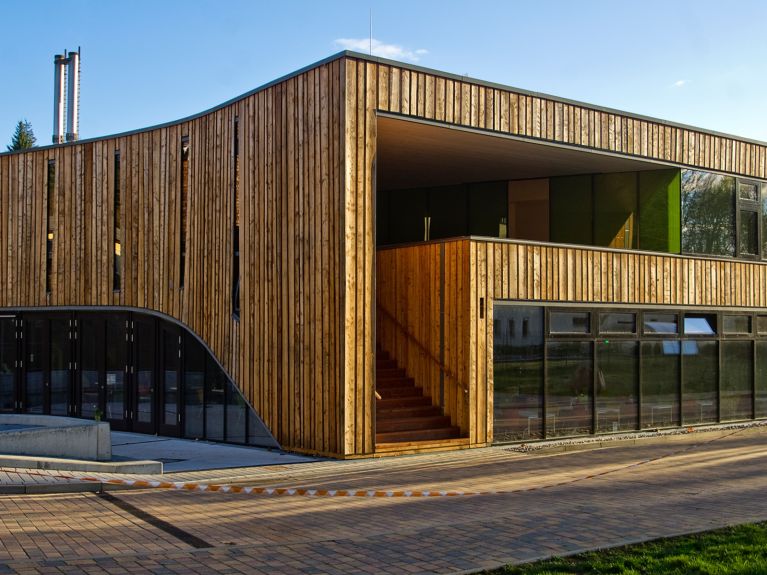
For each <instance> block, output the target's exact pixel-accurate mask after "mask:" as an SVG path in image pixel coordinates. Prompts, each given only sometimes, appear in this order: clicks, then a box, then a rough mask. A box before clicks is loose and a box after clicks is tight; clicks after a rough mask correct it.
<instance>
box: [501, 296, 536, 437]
mask: <svg viewBox="0 0 767 575" xmlns="http://www.w3.org/2000/svg"><path fill="white" fill-rule="evenodd" d="M493 325H494V333H495V336H494V341H495V346H494V348H493V349H494V353H495V371H494V380H495V398H494V404H493V419H494V421H495V437H496V438H497V440H498V441H512V440H515V439H540V438H541V437H542V436H543V435H542V434H543V427H542V426H543V412H542V407H543V309H542V308H539V307H521V306H501V307H499V308H497V309H496V311H495V318H494V322H493Z"/></svg>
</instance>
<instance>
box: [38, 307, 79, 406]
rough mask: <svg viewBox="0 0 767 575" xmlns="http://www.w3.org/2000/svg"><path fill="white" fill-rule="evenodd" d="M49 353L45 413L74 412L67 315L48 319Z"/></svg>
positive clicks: (70, 344) (70, 346)
mask: <svg viewBox="0 0 767 575" xmlns="http://www.w3.org/2000/svg"><path fill="white" fill-rule="evenodd" d="M48 329H49V333H48V335H49V341H50V347H49V350H50V355H49V362H50V364H49V366H48V367H49V369H48V374H47V375H48V377H47V378H46V383H45V387H46V395H47V398H46V402H47V404H48V406H47V410H46V413H50V414H51V415H71V414H74V405H73V402H72V371H71V367H72V366H71V359H72V340H71V339H70V335H69V334H70V318H69V316H68V315H61V316H52V317H50V320H48Z"/></svg>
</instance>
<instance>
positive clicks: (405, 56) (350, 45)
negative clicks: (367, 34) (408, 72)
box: [333, 38, 429, 62]
mask: <svg viewBox="0 0 767 575" xmlns="http://www.w3.org/2000/svg"><path fill="white" fill-rule="evenodd" d="M333 43H334V44H335V45H336V46H338V47H339V48H343V49H344V50H354V51H355V52H363V53H365V54H367V53H368V52H370V49H371V47H372V53H373V56H380V57H381V58H390V59H392V60H405V61H408V62H418V60H420V59H421V56H423V55H424V54H428V53H429V51H428V50H424V49H423V48H418V49H417V50H411V49H409V48H405V47H404V46H400V45H399V44H386V43H385V42H381V41H380V40H376V39H375V38H373V40H372V42H371V40H370V39H369V38H338V39H336V40H334V41H333Z"/></svg>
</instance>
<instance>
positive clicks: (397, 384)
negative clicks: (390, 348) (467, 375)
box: [376, 350, 461, 451]
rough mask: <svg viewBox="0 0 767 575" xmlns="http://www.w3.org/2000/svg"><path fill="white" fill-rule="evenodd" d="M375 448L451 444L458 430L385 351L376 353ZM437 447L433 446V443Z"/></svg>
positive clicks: (457, 434) (458, 432) (458, 435)
mask: <svg viewBox="0 0 767 575" xmlns="http://www.w3.org/2000/svg"><path fill="white" fill-rule="evenodd" d="M376 391H377V392H378V395H380V396H381V399H377V400H376V450H377V451H378V450H379V449H394V448H395V446H393V445H392V444H402V443H409V444H419V443H421V442H427V443H430V444H440V443H451V442H452V440H455V439H456V438H458V437H460V434H461V432H460V429H459V428H458V427H456V426H454V425H451V423H450V417H449V416H446V415H444V414H443V413H442V409H441V408H439V407H437V406H434V405H432V401H431V398H430V397H429V396H427V395H424V394H423V389H422V388H420V387H418V386H417V385H416V384H415V381H414V380H413V378H412V377H408V376H407V374H406V373H405V370H404V369H402V368H400V367H399V366H398V365H397V362H396V361H395V360H393V359H391V358H390V357H389V354H388V353H386V352H385V351H380V350H379V351H378V353H377V355H376ZM435 446H436V445H435Z"/></svg>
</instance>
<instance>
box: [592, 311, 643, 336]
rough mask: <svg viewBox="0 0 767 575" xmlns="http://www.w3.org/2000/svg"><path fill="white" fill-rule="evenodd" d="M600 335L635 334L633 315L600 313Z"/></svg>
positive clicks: (634, 318)
mask: <svg viewBox="0 0 767 575" xmlns="http://www.w3.org/2000/svg"><path fill="white" fill-rule="evenodd" d="M599 331H600V332H601V333H636V314H635V313H600V314H599Z"/></svg>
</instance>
